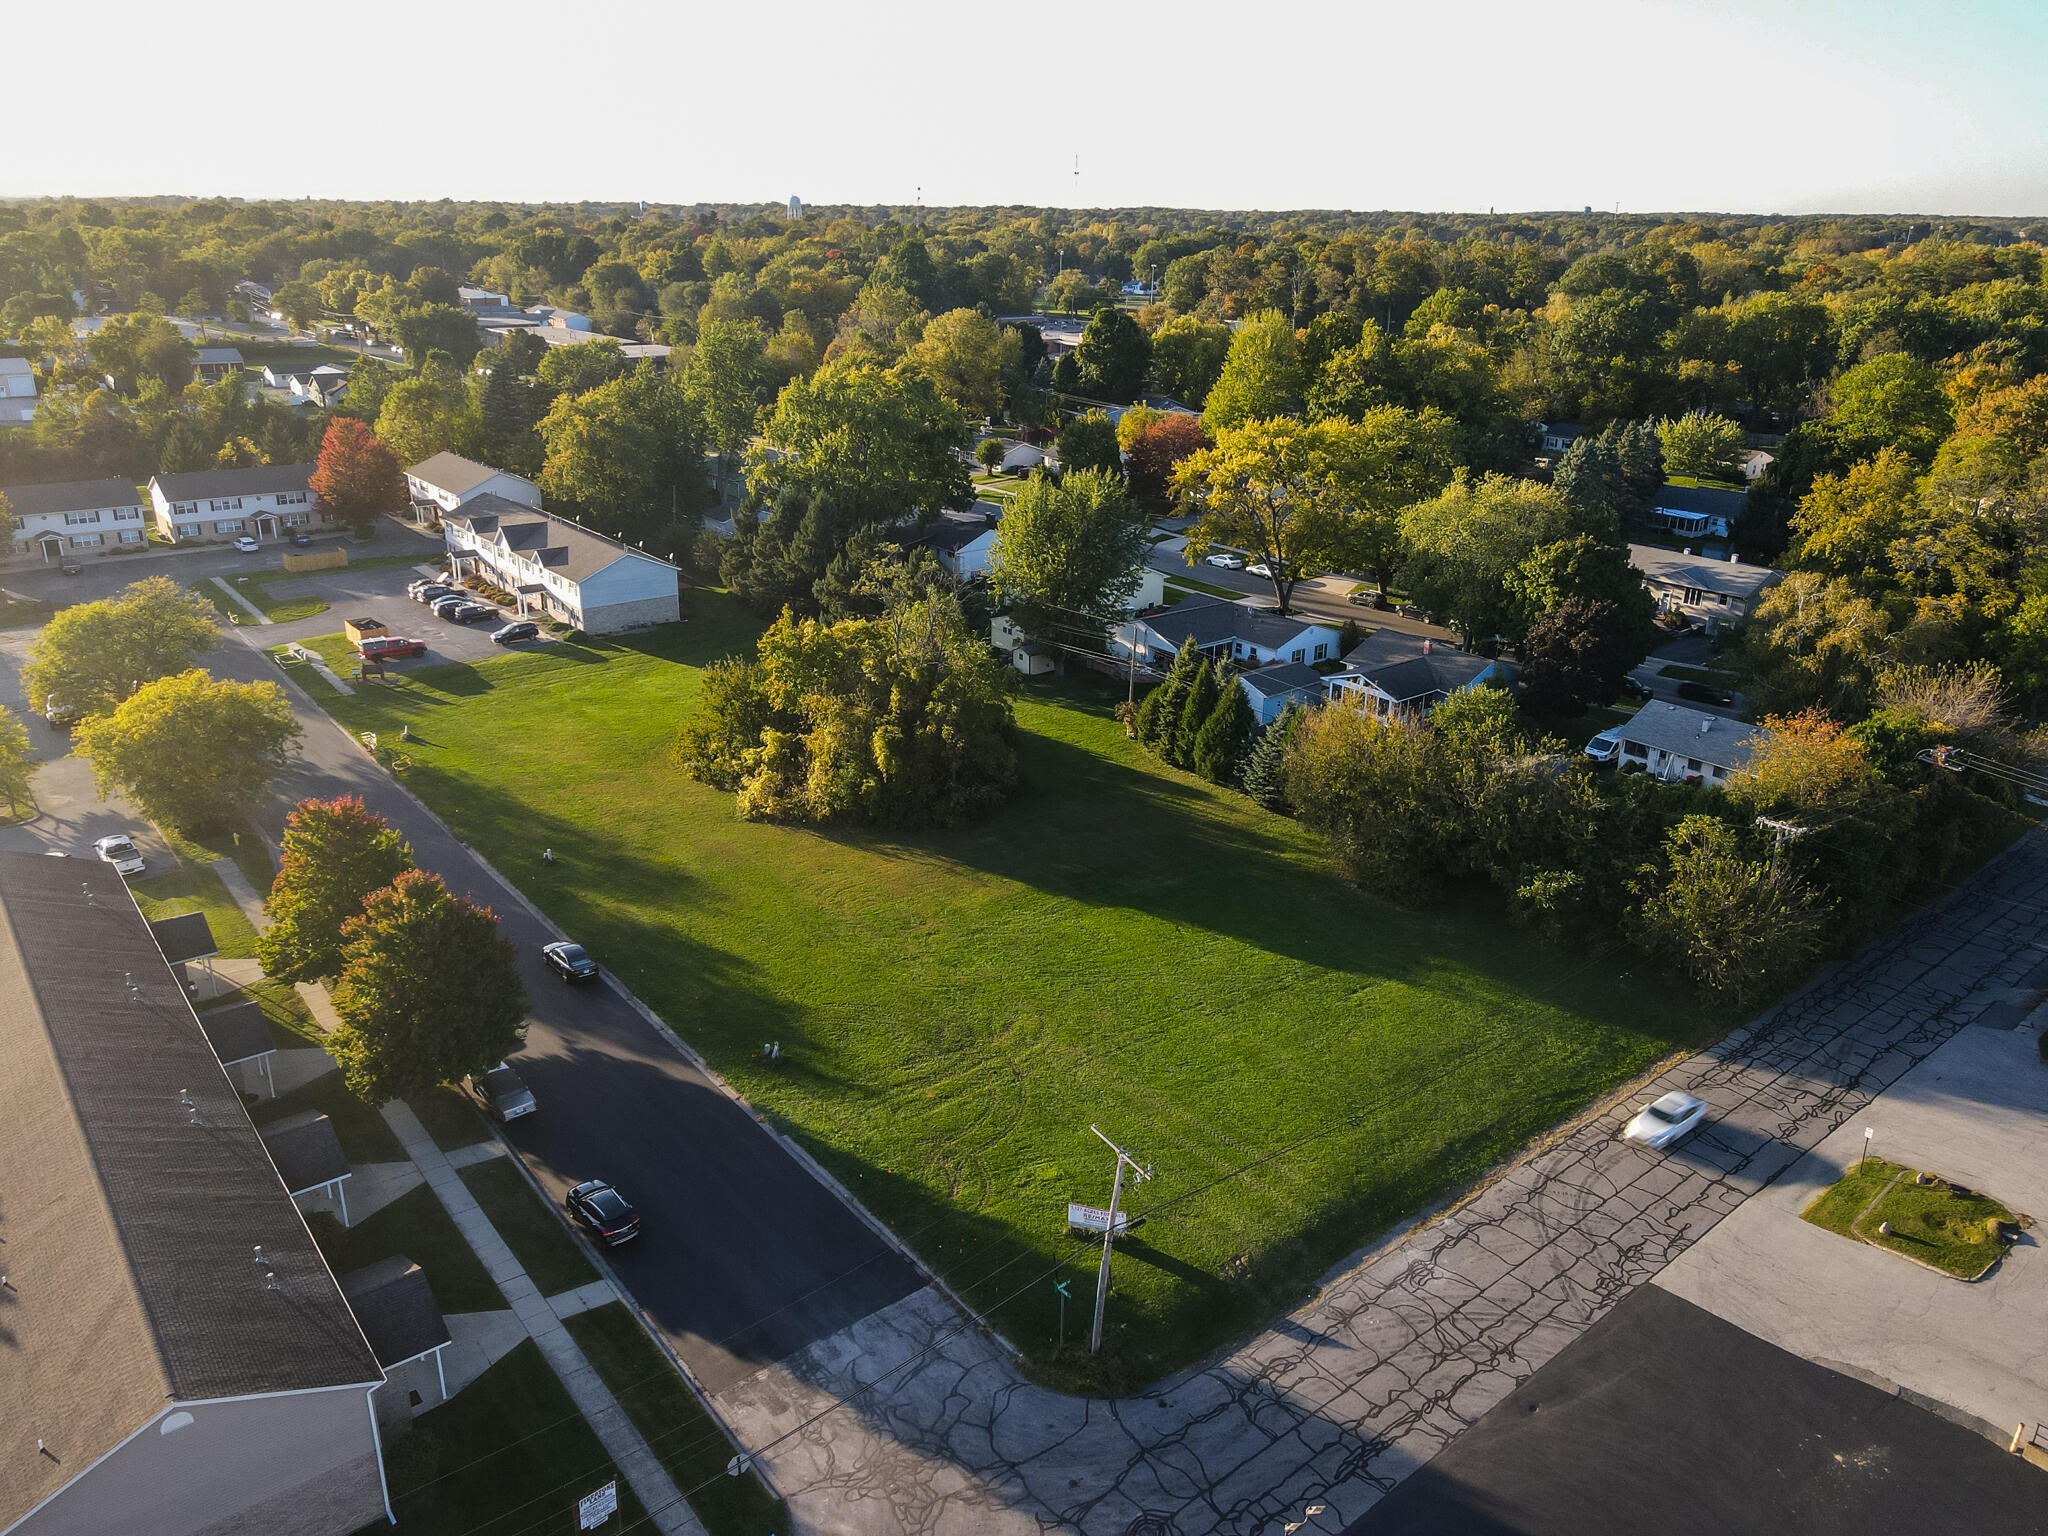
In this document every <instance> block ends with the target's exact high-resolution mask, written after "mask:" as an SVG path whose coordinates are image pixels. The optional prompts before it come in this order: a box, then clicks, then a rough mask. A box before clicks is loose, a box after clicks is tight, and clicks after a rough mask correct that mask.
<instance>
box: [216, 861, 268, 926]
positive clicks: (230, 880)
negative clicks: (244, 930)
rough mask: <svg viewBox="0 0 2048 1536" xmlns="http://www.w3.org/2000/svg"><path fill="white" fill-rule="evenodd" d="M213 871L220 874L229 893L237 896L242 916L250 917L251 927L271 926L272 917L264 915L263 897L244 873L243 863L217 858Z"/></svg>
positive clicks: (237, 903) (222, 882)
mask: <svg viewBox="0 0 2048 1536" xmlns="http://www.w3.org/2000/svg"><path fill="white" fill-rule="evenodd" d="M213 872H214V873H215V874H216V875H218V876H220V883H221V884H222V885H224V886H226V887H227V888H228V894H229V895H230V896H232V897H234V898H235V905H236V906H238V907H240V908H241V909H242V916H244V917H246V918H248V919H249V923H250V926H251V927H254V928H256V929H258V930H261V929H264V928H267V927H269V926H270V919H269V918H267V917H265V916H264V915H263V898H262V897H261V896H259V895H257V894H256V887H255V886H253V885H251V884H250V883H249V877H248V876H247V875H245V874H243V873H242V866H241V865H239V864H237V863H236V862H235V861H234V860H233V859H215V860H214V861H213Z"/></svg>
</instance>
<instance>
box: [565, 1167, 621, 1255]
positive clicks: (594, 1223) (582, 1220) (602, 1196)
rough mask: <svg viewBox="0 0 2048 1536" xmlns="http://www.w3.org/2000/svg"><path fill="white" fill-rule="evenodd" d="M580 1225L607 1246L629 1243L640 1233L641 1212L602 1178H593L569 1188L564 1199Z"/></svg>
mask: <svg viewBox="0 0 2048 1536" xmlns="http://www.w3.org/2000/svg"><path fill="white" fill-rule="evenodd" d="M562 1203H563V1204H564V1205H566V1206H567V1207H568V1208H569V1215H570V1216H571V1217H572V1218H573V1219H574V1220H575V1221H576V1223H577V1225H579V1226H583V1227H587V1228H589V1229H590V1235H591V1236H592V1237H595V1238H597V1239H598V1240H599V1241H600V1242H602V1243H603V1244H604V1245H605V1247H607V1248H616V1247H618V1246H619V1244H621V1243H630V1242H631V1241H632V1240H633V1239H634V1238H636V1237H638V1236H639V1235H640V1213H639V1212H638V1211H636V1210H634V1209H633V1207H632V1206H631V1205H630V1204H628V1203H627V1200H626V1197H625V1196H624V1195H622V1194H620V1193H619V1192H618V1191H617V1190H616V1189H613V1188H612V1187H611V1185H609V1184H607V1183H605V1181H604V1180H603V1179H591V1180H589V1181H587V1182H586V1183H582V1184H578V1185H577V1186H576V1187H575V1188H574V1189H572V1190H570V1191H569V1193H568V1195H567V1197H566V1198H565V1199H564V1200H563V1201H562Z"/></svg>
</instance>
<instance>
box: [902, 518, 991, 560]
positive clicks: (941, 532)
mask: <svg viewBox="0 0 2048 1536" xmlns="http://www.w3.org/2000/svg"><path fill="white" fill-rule="evenodd" d="M994 527H995V524H994V523H992V522H990V521H989V520H988V519H987V518H985V517H976V516H974V515H972V514H971V513H965V512H945V513H941V514H940V515H939V517H938V518H937V519H936V520H935V521H934V522H933V523H932V524H931V526H930V527H928V528H924V529H921V530H919V532H917V533H916V534H914V535H913V536H912V537H911V539H910V542H911V543H912V544H913V545H923V546H924V547H925V548H926V549H932V550H938V551H940V552H942V553H944V554H948V555H957V554H958V553H960V551H961V550H963V549H965V548H966V547H967V546H968V545H970V544H972V543H973V542H974V541H975V540H976V539H978V538H980V537H981V536H982V535H983V534H984V533H987V532H988V531H989V530H990V529H992V528H994Z"/></svg>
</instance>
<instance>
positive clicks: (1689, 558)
mask: <svg viewBox="0 0 2048 1536" xmlns="http://www.w3.org/2000/svg"><path fill="white" fill-rule="evenodd" d="M1628 563H1629V564H1630V565H1632V566H1634V567H1635V568H1636V569H1637V570H1638V571H1640V572H1641V573H1642V577H1643V585H1644V586H1646V587H1648V588H1649V589H1650V595H1651V596H1652V597H1654V598H1656V599H1657V609H1658V611H1659V612H1660V613H1678V614H1683V615H1684V616H1685V617H1686V618H1688V619H1691V620H1693V621H1694V622H1696V623H1699V624H1703V625H1705V626H1706V629H1707V632H1708V633H1709V634H1712V633H1713V632H1714V631H1716V630H1718V629H1719V628H1720V627H1721V626H1722V625H1723V624H1731V625H1735V624H1741V623H1742V622H1743V621H1744V620H1746V619H1747V618H1748V617H1749V616H1750V614H1751V613H1753V612H1754V611H1755V610H1756V603H1757V599H1758V598H1759V597H1761V596H1763V594H1764V592H1765V591H1766V590H1767V589H1768V588H1770V587H1773V586H1775V585H1776V584H1777V583H1779V582H1780V581H1783V580H1784V579H1785V575H1784V572H1782V571H1774V570H1772V569H1771V568H1770V567H1769V566H1767V565H1748V564H1745V563H1744V562H1742V561H1740V560H1738V559H1736V558H1735V557H1734V556H1733V555H1730V556H1729V557H1728V558H1727V559H1726V560H1714V559H1710V558H1709V557H1708V556H1706V555H1696V554H1694V553H1693V552H1692V551H1691V550H1684V551H1680V550H1676V549H1659V548H1658V547H1657V546H1656V545H1654V544H1631V545H1629V547H1628Z"/></svg>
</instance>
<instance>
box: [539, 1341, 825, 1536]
mask: <svg viewBox="0 0 2048 1536" xmlns="http://www.w3.org/2000/svg"><path fill="white" fill-rule="evenodd" d="M562 1326H563V1327H564V1328H567V1329H568V1330H569V1336H570V1337H571V1338H573V1339H574V1340H575V1341H576V1345H577V1348H579V1349H581V1350H582V1351H583V1353H584V1356H585V1358H587V1359H588V1360H589V1361H590V1364H591V1367H592V1369H594V1370H595V1371H596V1372H597V1374H598V1375H599V1376H600V1377H602V1378H603V1379H604V1384H605V1385H606V1386H608V1387H610V1388H611V1390H612V1396H613V1397H615V1398H617V1399H618V1400H619V1406H620V1407H621V1408H623V1409H625V1410H626V1417H627V1418H629V1419H631V1420H632V1421H633V1424H634V1426H635V1427H636V1428H637V1429H639V1431H640V1433H641V1434H642V1435H643V1436H645V1437H646V1440H647V1444H648V1447H649V1448H650V1449H651V1450H652V1451H653V1452H654V1454H655V1456H656V1457H657V1458H659V1459H660V1461H661V1464H662V1466H663V1467H665V1468H666V1469H667V1471H668V1475H669V1476H670V1477H672V1478H673V1479H675V1484H676V1487H677V1488H679V1489H695V1490H697V1491H695V1492H693V1493H691V1494H690V1509H691V1511H692V1513H694V1514H695V1515H696V1516H697V1518H698V1520H699V1521H701V1522H702V1523H703V1526H704V1528H705V1530H707V1531H709V1532H710V1533H711V1536H775V1533H776V1532H778V1531H785V1532H786V1531H787V1530H788V1529H789V1510H788V1507H787V1506H785V1505H784V1504H783V1502H782V1501H781V1500H780V1499H778V1498H776V1497H775V1496H774V1495H773V1494H771V1493H770V1492H769V1491H768V1490H767V1489H766V1488H765V1487H763V1486H762V1485H761V1481H760V1479H759V1478H757V1477H755V1476H754V1474H753V1473H751V1472H749V1473H748V1474H747V1475H746V1476H744V1477H728V1476H726V1475H725V1465H726V1462H727V1461H728V1460H729V1459H730V1458H731V1456H732V1452H733V1446H732V1442H731V1441H730V1440H728V1439H727V1438H726V1437H725V1432H724V1431H723V1430H722V1429H720V1428H719V1427H718V1425H717V1424H716V1423H715V1422H714V1421H713V1420H712V1418H711V1415H710V1414H708V1413H706V1412H705V1411H704V1406H703V1404H701V1403H699V1402H698V1401H697V1395H696V1394H695V1393H694V1392H692V1391H691V1390H690V1388H689V1384H688V1383H687V1382H685V1381H684V1380H683V1378H682V1377H681V1376H680V1375H679V1374H677V1371H676V1368H675V1366H674V1365H672V1364H671V1363H670V1362H669V1358H668V1356H666V1355H664V1354H663V1353H662V1352H661V1350H660V1348H659V1347H657V1346H656V1344H655V1342H654V1341H653V1340H652V1339H650V1338H648V1337H647V1331H646V1330H645V1329H644V1328H642V1327H641V1326H640V1324H639V1321H638V1320H637V1319H636V1318H635V1317H634V1316H633V1314H632V1313H631V1312H629V1311H627V1310H626V1304H625V1303H624V1302H623V1301H614V1302H609V1303H607V1304H606V1305H604V1306H602V1307H595V1308H593V1309H592V1310H590V1311H588V1312H579V1313H577V1315H576V1316H574V1317H571V1318H566V1319H564V1320H563V1323H562Z"/></svg>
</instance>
